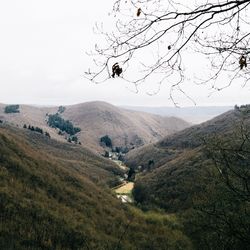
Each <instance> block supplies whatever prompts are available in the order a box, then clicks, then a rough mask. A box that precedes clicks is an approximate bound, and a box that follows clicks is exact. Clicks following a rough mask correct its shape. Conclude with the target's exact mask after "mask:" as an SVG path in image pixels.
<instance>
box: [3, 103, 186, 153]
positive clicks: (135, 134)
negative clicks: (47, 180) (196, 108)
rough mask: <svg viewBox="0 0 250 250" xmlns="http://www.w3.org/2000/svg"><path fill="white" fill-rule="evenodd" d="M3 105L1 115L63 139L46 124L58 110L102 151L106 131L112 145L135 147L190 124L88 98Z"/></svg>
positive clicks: (90, 144)
mask: <svg viewBox="0 0 250 250" xmlns="http://www.w3.org/2000/svg"><path fill="white" fill-rule="evenodd" d="M5 107H6V105H1V106H0V119H1V120H4V121H8V122H9V123H12V124H17V125H18V126H20V127H22V126H23V125H24V124H26V125H32V126H34V127H39V128H41V129H43V130H44V131H47V132H48V133H49V134H50V135H51V137H52V138H54V139H57V140H60V141H63V140H65V135H62V134H63V133H61V135H59V134H58V133H59V131H58V129H55V128H52V127H49V126H48V123H47V121H48V116H49V115H53V114H56V113H59V115H60V117H62V118H63V119H64V120H65V121H67V120H69V121H70V122H71V123H72V124H73V126H75V127H77V128H80V132H78V133H77V134H76V136H77V137H78V141H80V142H81V143H82V145H85V146H86V147H89V148H91V149H92V150H95V151H96V152H102V151H103V148H102V147H101V146H100V138H101V137H103V136H105V135H108V136H109V137H110V138H111V140H112V144H113V146H114V147H122V148H128V149H131V148H134V147H138V146H142V145H145V144H148V143H150V142H156V141H157V140H159V139H161V138H163V137H164V136H166V135H169V134H171V133H174V132H176V131H179V130H182V129H184V128H186V127H188V126H190V125H189V123H187V122H185V121H184V120H182V119H180V118H175V117H161V116H158V115H153V114H148V113H144V112H137V111H132V110H126V109H122V108H118V107H116V106H113V105H111V104H108V103H105V102H87V103H82V104H77V105H71V106H65V107H63V106H61V108H62V109H61V110H59V107H35V106H28V105H20V106H19V111H20V112H19V113H8V114H6V113H5V112H4V108H5Z"/></svg>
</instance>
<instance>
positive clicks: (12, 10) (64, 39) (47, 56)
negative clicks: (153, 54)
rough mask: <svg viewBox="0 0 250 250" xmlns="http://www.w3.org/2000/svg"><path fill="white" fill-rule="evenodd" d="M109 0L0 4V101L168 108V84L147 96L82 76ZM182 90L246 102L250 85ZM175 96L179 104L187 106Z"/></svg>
mask: <svg viewBox="0 0 250 250" xmlns="http://www.w3.org/2000/svg"><path fill="white" fill-rule="evenodd" d="M113 1H114V0H105V1H101V0H99V1H98V0H91V1H83V0H81V1H80V0H71V1H69V0H22V1H20V0H0V32H1V37H0V102H1V103H20V104H42V105H47V104H48V105H59V104H64V105H67V104H74V103H80V102H86V101H93V100H102V101H107V102H110V103H113V104H116V105H141V106H173V103H172V102H171V101H170V100H169V98H168V94H169V93H168V88H167V86H166V87H164V86H163V87H162V89H161V91H160V93H159V94H157V95H155V96H148V95H147V94H146V93H145V92H146V91H145V88H144V87H143V86H142V87H141V89H140V92H139V93H138V94H135V93H134V92H133V86H130V85H129V84H128V83H124V82H122V81H120V80H116V79H115V80H110V81H108V82H105V83H102V84H99V85H95V84H93V83H91V82H89V81H88V80H86V79H85V78H84V77H83V74H84V71H86V70H87V69H88V68H89V65H90V58H89V57H88V56H87V55H86V53H85V52H86V51H89V50H91V49H93V48H94V45H95V43H96V41H98V37H97V36H95V35H94V34H93V26H94V24H95V22H104V25H105V23H106V26H108V25H109V17H108V13H109V11H110V10H111V9H112V3H113ZM190 63H192V62H190ZM184 88H186V90H187V91H188V93H189V94H190V96H191V97H192V98H193V99H194V100H195V101H196V103H197V105H199V106H202V105H233V104H236V103H237V104H244V103H247V102H249V95H250V86H246V87H245V88H243V89H242V88H241V87H240V83H238V84H235V85H234V86H232V87H231V88H228V89H226V90H224V91H223V92H220V93H215V94H214V95H212V96H211V97H209V98H208V94H209V90H208V89H206V88H202V87H198V86H193V85H190V83H189V85H187V86H186V87H185V86H184ZM177 98H178V103H179V104H180V105H181V106H191V105H192V103H191V102H189V101H188V100H187V99H186V98H185V97H182V96H179V95H178V94H177Z"/></svg>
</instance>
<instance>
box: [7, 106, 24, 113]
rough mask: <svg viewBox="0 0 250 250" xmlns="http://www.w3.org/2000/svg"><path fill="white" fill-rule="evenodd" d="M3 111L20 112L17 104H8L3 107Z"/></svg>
mask: <svg viewBox="0 0 250 250" xmlns="http://www.w3.org/2000/svg"><path fill="white" fill-rule="evenodd" d="M4 112H5V113H6V114H10V113H20V111H19V105H8V106H6V107H5V109H4Z"/></svg>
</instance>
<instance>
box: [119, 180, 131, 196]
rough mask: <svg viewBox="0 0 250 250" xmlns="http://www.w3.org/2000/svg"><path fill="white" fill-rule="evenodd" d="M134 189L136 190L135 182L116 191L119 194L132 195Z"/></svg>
mask: <svg viewBox="0 0 250 250" xmlns="http://www.w3.org/2000/svg"><path fill="white" fill-rule="evenodd" d="M133 188H134V182H128V183H126V184H125V185H123V186H121V187H119V188H117V189H115V192H116V193H117V194H129V193H131V191H132V189H133Z"/></svg>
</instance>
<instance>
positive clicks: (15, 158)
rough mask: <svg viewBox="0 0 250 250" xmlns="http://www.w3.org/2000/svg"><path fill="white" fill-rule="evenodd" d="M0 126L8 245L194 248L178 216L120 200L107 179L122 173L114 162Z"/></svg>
mask: <svg viewBox="0 0 250 250" xmlns="http://www.w3.org/2000/svg"><path fill="white" fill-rule="evenodd" d="M0 126H1V127H0V177H1V182H0V211H1V214H0V218H1V225H0V248H1V249H116V248H117V249H177V248H178V249H189V248H190V243H189V241H188V239H187V238H186V237H185V236H184V235H183V234H182V233H181V232H180V230H179V226H178V223H177V221H176V219H175V218H174V217H172V216H170V217H169V216H165V215H160V214H154V213H153V214H150V213H147V214H143V213H142V212H141V211H140V210H137V209H135V208H130V207H129V206H124V205H122V204H121V203H120V202H119V200H117V198H116V197H115V196H114V193H112V192H111V191H110V189H108V188H107V186H106V185H105V183H107V182H110V179H112V178H113V177H114V174H113V173H114V172H116V173H117V172H119V171H118V170H117V169H116V167H115V166H114V165H113V164H111V163H109V162H107V161H105V160H104V159H102V158H100V157H97V156H96V155H93V154H92V153H90V152H88V151H84V150H83V149H81V148H78V147H75V146H72V145H68V144H61V143H59V142H56V141H53V140H49V139H48V138H46V137H43V136H42V135H40V134H36V133H34V132H29V131H24V130H19V129H15V128H10V127H6V126H2V125H0ZM148 232H150V236H149V234H148Z"/></svg>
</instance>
